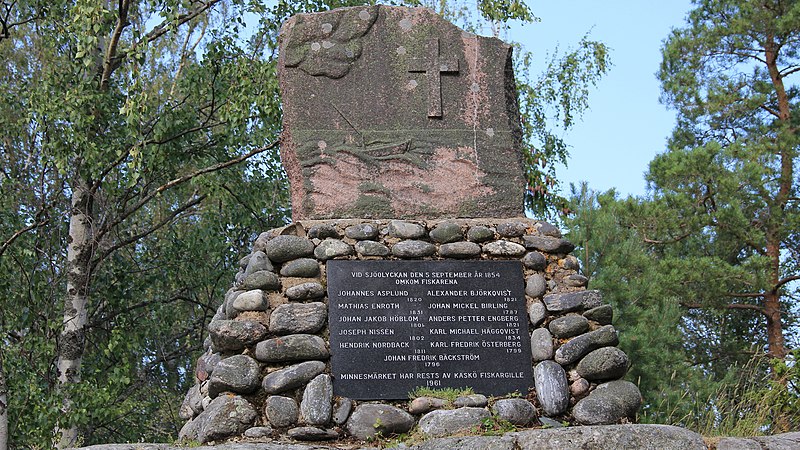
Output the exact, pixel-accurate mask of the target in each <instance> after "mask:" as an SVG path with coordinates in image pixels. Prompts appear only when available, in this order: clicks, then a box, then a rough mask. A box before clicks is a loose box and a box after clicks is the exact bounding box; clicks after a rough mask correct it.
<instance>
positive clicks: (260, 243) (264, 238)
mask: <svg viewBox="0 0 800 450" xmlns="http://www.w3.org/2000/svg"><path fill="white" fill-rule="evenodd" d="M272 236H273V235H272V233H271V232H269V231H265V232H263V233H261V234H259V235H258V238H256V240H255V242H253V251H254V252H263V251H264V248H266V246H267V242H268V241H269V240H270V239H272Z"/></svg>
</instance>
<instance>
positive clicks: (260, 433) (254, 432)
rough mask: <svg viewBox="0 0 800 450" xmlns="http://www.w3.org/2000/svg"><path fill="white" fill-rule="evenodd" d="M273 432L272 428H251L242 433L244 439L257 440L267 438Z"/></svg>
mask: <svg viewBox="0 0 800 450" xmlns="http://www.w3.org/2000/svg"><path fill="white" fill-rule="evenodd" d="M273 431H274V430H273V429H272V427H253V428H248V429H247V431H245V432H244V437H248V438H253V439H259V438H265V437H269V436H270V435H271V434H272V432H273Z"/></svg>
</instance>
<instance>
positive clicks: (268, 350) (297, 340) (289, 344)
mask: <svg viewBox="0 0 800 450" xmlns="http://www.w3.org/2000/svg"><path fill="white" fill-rule="evenodd" d="M255 356H256V359H258V360H259V361H262V362H285V361H308V360H312V359H316V360H325V359H328V358H329V357H330V352H329V351H328V348H327V346H326V345H325V340H324V339H322V338H321V337H319V336H315V335H313V334H290V335H288V336H283V337H279V338H274V339H267V340H266V341H261V342H259V343H258V344H256V351H255Z"/></svg>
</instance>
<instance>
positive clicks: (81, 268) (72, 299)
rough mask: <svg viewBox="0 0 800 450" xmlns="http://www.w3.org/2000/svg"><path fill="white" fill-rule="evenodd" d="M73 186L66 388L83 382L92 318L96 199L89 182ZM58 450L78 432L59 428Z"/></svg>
mask: <svg viewBox="0 0 800 450" xmlns="http://www.w3.org/2000/svg"><path fill="white" fill-rule="evenodd" d="M75 178H76V180H77V181H76V182H75V183H74V185H73V186H72V188H73V190H72V213H71V215H70V219H69V244H68V246H67V295H66V297H65V301H64V319H63V323H62V329H61V338H60V342H59V348H58V366H57V367H58V381H59V384H60V385H62V386H67V385H70V384H75V383H78V382H79V381H80V380H81V361H82V360H83V353H84V350H85V348H86V344H85V337H84V334H85V327H86V322H87V318H88V313H87V304H88V300H89V280H90V273H89V272H90V263H91V257H92V249H93V248H94V245H93V236H92V199H91V196H90V194H89V192H88V186H87V183H86V181H85V180H82V179H80V176H76V177H75ZM71 409H72V400H71V399H70V398H69V397H65V399H64V405H63V410H64V417H68V415H69V411H70V410H71ZM56 432H57V437H58V435H60V441H59V443H58V448H66V447H74V446H75V445H77V443H78V429H77V427H74V426H61V425H59V427H58V429H57V430H56Z"/></svg>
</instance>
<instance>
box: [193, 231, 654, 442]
mask: <svg viewBox="0 0 800 450" xmlns="http://www.w3.org/2000/svg"><path fill="white" fill-rule="evenodd" d="M573 249H574V246H573V245H572V244H571V243H569V242H568V241H566V240H564V239H563V238H562V237H561V233H560V231H559V230H558V229H557V228H556V227H554V226H552V225H550V224H548V223H545V222H540V221H535V220H531V219H526V218H519V219H463V220H443V221H427V222H425V221H399V220H367V219H364V220H358V219H346V220H327V221H322V220H314V221H302V222H296V223H294V224H291V225H289V226H287V227H283V228H278V229H274V230H271V231H268V232H265V233H262V234H261V235H260V236H259V237H258V239H257V240H256V241H255V243H254V245H253V248H252V252H251V253H250V254H249V255H248V256H246V257H244V258H243V259H242V260H241V261H240V266H241V269H240V271H239V273H238V274H237V275H236V278H235V283H234V285H233V287H232V288H231V289H230V290H229V291H228V292H227V294H226V295H225V299H224V301H223V302H222V304H221V305H220V307H219V309H218V310H217V313H216V315H215V316H214V318H213V319H212V321H211V323H210V324H209V328H208V330H209V336H208V339H207V340H206V342H205V353H204V354H203V356H201V357H200V358H199V359H198V361H197V367H196V371H195V378H196V384H195V385H194V386H193V387H192V388H191V389H190V391H189V392H188V393H187V395H186V399H185V401H184V403H183V405H182V407H181V410H180V413H181V417H182V418H183V419H186V420H187V422H186V424H185V426H184V427H183V429H182V430H181V433H180V437H181V438H182V439H188V440H196V441H199V442H203V443H205V442H213V441H222V440H226V439H229V438H234V437H240V436H244V437H246V438H254V439H259V438H268V437H270V438H278V437H289V438H293V439H297V440H332V439H337V438H346V437H355V438H358V439H368V438H371V437H374V436H375V435H376V434H378V433H380V434H381V435H383V436H386V435H389V434H393V433H406V432H409V431H410V430H412V429H413V428H414V427H415V426H416V427H417V429H418V430H419V432H420V433H421V434H423V435H426V436H444V435H448V434H453V433H457V432H460V431H463V430H464V429H469V428H473V427H480V426H481V425H482V424H485V423H487V421H486V419H491V418H494V419H497V420H502V421H508V422H510V423H511V424H513V425H515V426H518V427H526V426H538V425H548V426H559V425H560V424H561V423H563V422H569V423H573V424H583V425H597V424H612V423H619V422H625V421H627V420H628V419H630V418H632V417H633V416H634V415H635V413H636V411H637V410H638V408H639V406H640V403H641V396H640V393H639V390H638V388H637V387H636V386H635V385H634V384H632V383H630V382H628V381H622V380H620V379H621V378H622V377H623V376H624V375H625V373H626V371H627V369H628V367H629V365H630V363H629V361H628V357H627V356H626V355H625V353H624V352H623V351H621V350H620V349H618V348H616V345H617V344H618V337H617V332H616V330H615V329H614V327H613V325H611V322H612V318H613V311H612V308H611V306H610V305H607V304H604V302H603V300H602V296H601V294H600V292H598V291H593V290H586V285H587V281H588V280H587V279H586V277H584V276H583V275H581V274H579V273H578V269H579V263H578V260H577V259H576V258H575V257H574V256H571V255H570V254H569V253H570V252H571V251H572V250H573ZM332 259H354V260H355V259H358V260H446V259H456V260H519V261H521V262H522V265H523V270H524V277H525V283H526V284H525V294H526V301H527V311H528V318H529V324H528V325H529V331H530V333H531V358H532V361H533V365H534V370H533V373H534V380H533V381H534V383H533V384H534V386H535V389H532V390H531V392H527V393H519V394H518V395H509V396H508V397H507V398H487V397H486V396H484V395H482V394H481V393H480V392H478V393H475V394H474V395H467V396H463V397H460V398H458V399H456V400H455V401H454V402H452V403H448V402H446V401H443V400H441V399H437V398H430V397H422V398H416V399H414V400H413V401H399V402H397V401H393V402H367V401H364V402H355V401H353V400H350V399H347V398H340V397H336V396H334V395H333V380H332V378H331V375H330V374H331V368H330V362H329V359H330V345H329V341H328V327H327V313H328V306H327V294H326V281H327V278H326V262H327V261H329V260H332Z"/></svg>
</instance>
